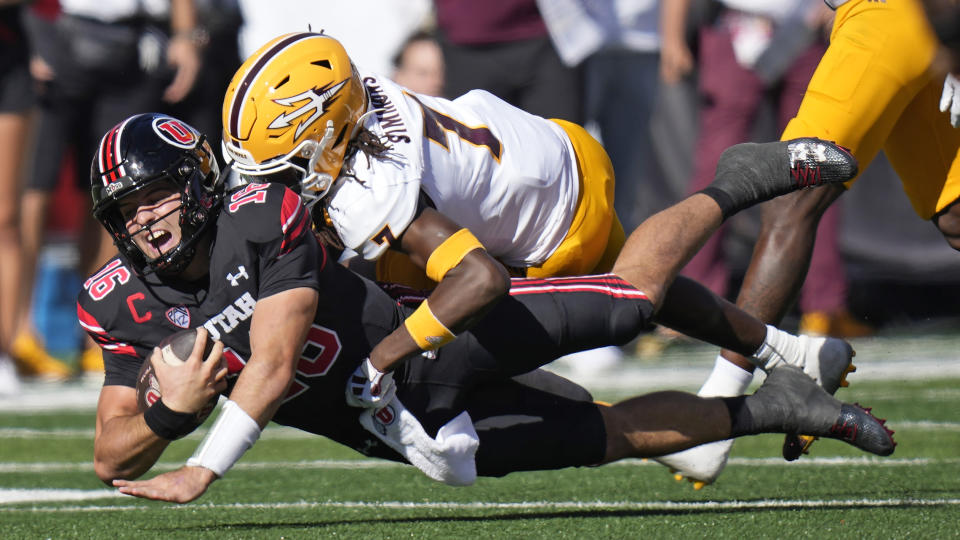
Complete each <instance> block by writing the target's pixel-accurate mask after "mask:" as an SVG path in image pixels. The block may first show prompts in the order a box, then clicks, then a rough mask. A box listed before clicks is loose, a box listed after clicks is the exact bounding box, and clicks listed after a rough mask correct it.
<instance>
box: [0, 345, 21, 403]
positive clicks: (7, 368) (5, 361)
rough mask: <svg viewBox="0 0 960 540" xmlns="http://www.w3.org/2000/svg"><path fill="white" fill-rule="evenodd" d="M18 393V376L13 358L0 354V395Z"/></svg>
mask: <svg viewBox="0 0 960 540" xmlns="http://www.w3.org/2000/svg"><path fill="white" fill-rule="evenodd" d="M19 393H20V378H19V377H18V376H17V369H16V368H15V367H14V365H13V360H12V359H11V358H10V357H9V356H7V355H5V354H0V396H15V395H17V394H19Z"/></svg>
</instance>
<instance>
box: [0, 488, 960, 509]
mask: <svg viewBox="0 0 960 540" xmlns="http://www.w3.org/2000/svg"><path fill="white" fill-rule="evenodd" d="M17 491H22V492H26V491H31V490H17ZM33 491H37V492H40V491H43V492H53V491H62V492H64V493H63V497H64V498H47V499H39V498H38V499H34V500H26V499H21V500H19V501H17V502H21V503H22V502H53V501H64V500H77V496H78V495H80V494H82V493H87V494H89V495H92V497H91V498H104V497H108V496H117V497H126V496H125V495H119V494H116V495H107V493H116V492H107V490H96V491H82V490H33ZM3 494H4V490H0V502H2V501H3ZM46 496H47V497H55V496H56V494H55V493H46ZM958 505H960V499H920V498H904V499H839V500H804V499H792V500H790V499H787V500H777V499H765V500H759V501H690V502H671V501H636V502H634V501H521V502H504V503H492V502H469V503H454V502H434V503H431V502H407V501H384V502H368V501H325V502H319V501H318V502H311V501H298V502H287V503H235V504H190V505H183V506H167V507H163V508H158V507H157V506H143V505H130V506H117V505H110V506H96V505H88V506H59V507H43V506H39V507H31V508H0V512H7V513H9V512H43V513H66V512H107V511H128V510H137V511H140V510H146V509H150V510H153V511H157V510H187V511H190V512H195V511H197V510H251V509H257V510H283V509H300V508H306V509H314V508H318V509H322V508H377V509H392V510H419V509H434V510H436V509H439V510H491V509H493V510H531V509H533V510H536V509H544V510H550V509H553V510H581V509H583V510H731V509H738V510H739V509H748V510H749V509H770V508H773V509H777V508H782V509H795V508H824V507H829V508H876V507H891V506H903V507H923V506H958Z"/></svg>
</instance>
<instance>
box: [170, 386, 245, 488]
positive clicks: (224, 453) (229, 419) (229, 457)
mask: <svg viewBox="0 0 960 540" xmlns="http://www.w3.org/2000/svg"><path fill="white" fill-rule="evenodd" d="M259 438H260V426H259V425H258V424H257V422H256V420H254V419H253V418H250V415H248V414H247V413H246V412H245V411H244V410H243V409H241V408H240V406H239V405H237V404H236V402H234V401H231V400H227V402H226V403H224V404H223V409H222V410H221V411H220V416H218V417H217V421H216V422H215V423H214V424H213V427H212V428H210V432H209V433H207V436H206V437H204V439H203V442H202V443H200V446H199V447H197V450H196V452H194V453H193V455H192V456H190V459H188V460H187V465H189V466H191V467H203V468H206V469H210V470H211V471H213V472H214V473H215V474H216V475H217V476H219V477H221V478H222V477H223V475H224V474H226V473H227V471H228V470H230V467H233V464H234V463H236V462H237V460H239V459H240V456H242V455H243V453H244V452H246V451H247V450H249V449H250V447H251V446H253V443H255V442H257V439H259Z"/></svg>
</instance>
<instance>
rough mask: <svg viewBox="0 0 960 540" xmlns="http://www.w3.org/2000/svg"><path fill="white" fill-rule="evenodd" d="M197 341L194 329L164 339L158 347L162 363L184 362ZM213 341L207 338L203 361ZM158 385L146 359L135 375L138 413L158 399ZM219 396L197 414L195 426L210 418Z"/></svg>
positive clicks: (175, 363) (211, 348) (211, 347)
mask: <svg viewBox="0 0 960 540" xmlns="http://www.w3.org/2000/svg"><path fill="white" fill-rule="evenodd" d="M196 339H197V331H196V329H194V328H191V329H188V330H182V331H180V332H176V333H174V334H171V335H169V336H167V337H165V338H164V339H163V340H161V341H160V344H159V345H158V346H159V347H160V353H161V355H162V358H163V361H164V362H166V363H167V364H172V365H178V364H182V363H184V362H186V360H187V358H189V357H190V353H191V352H192V351H193V344H194V343H195V342H196ZM213 344H214V342H213V340H212V339H210V338H209V335H208V338H207V343H206V345H205V346H204V349H203V356H204V359H206V357H207V356H208V355H209V354H210V352H211V351H212V350H213ZM160 397H161V394H160V383H159V382H158V381H157V375H156V372H155V371H154V369H153V363H152V362H151V361H150V359H149V358H148V359H146V360H145V361H144V362H143V364H142V365H141V366H140V373H139V374H138V375H137V408H138V409H139V410H140V412H143V411H146V410H147V409H149V408H150V407H151V406H152V405H153V404H154V403H156V402H157V400H158V399H160ZM219 397H220V396H215V397H214V398H213V399H211V400H210V402H209V403H207V404H206V405H205V406H204V407H203V408H202V409H200V411H199V412H197V425H198V426H199V425H200V424H202V423H203V421H204V420H206V419H207V417H208V416H210V413H212V412H213V409H214V407H216V405H217V400H218V399H219Z"/></svg>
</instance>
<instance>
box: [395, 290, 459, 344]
mask: <svg viewBox="0 0 960 540" xmlns="http://www.w3.org/2000/svg"><path fill="white" fill-rule="evenodd" d="M403 325H404V326H405V327H406V328H407V332H409V333H410V337H412V338H413V340H414V341H415V342H417V346H418V347H420V348H421V349H422V350H424V351H432V350H434V349H439V348H440V347H443V346H444V345H446V344H447V343H450V342H451V341H453V340H454V338H456V337H457V336H456V335H454V333H453V332H451V331H450V330H449V329H448V328H447V327H446V326H444V325H443V323H441V322H440V321H439V320H438V319H437V317H436V315H434V314H433V311H431V310H430V304H428V303H427V301H426V300H424V301H423V303H421V304H420V307H418V308H417V310H416V311H414V312H413V313H412V314H410V316H409V317H407V320H405V321H403Z"/></svg>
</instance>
